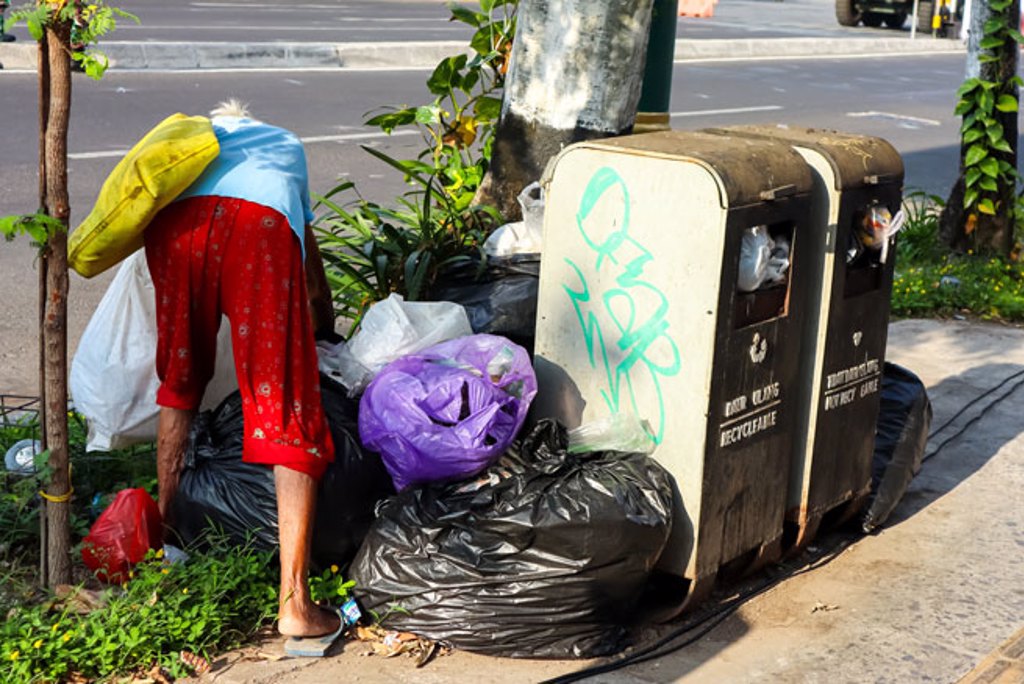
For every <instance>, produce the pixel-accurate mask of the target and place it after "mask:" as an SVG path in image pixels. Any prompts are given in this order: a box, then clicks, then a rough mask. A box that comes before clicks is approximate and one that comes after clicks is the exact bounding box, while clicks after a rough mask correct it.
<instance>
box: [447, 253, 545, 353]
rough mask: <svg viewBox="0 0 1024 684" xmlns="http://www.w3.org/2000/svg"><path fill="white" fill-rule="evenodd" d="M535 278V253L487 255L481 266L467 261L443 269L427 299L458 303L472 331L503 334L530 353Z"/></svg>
mask: <svg viewBox="0 0 1024 684" xmlns="http://www.w3.org/2000/svg"><path fill="white" fill-rule="evenodd" d="M539 277H540V255H539V254H518V255H514V256H509V257H488V258H487V262H486V264H485V265H484V266H483V267H482V268H481V264H480V263H479V262H468V263H466V264H464V265H462V266H460V267H458V268H456V269H453V270H450V271H447V272H445V274H444V275H443V276H442V277H441V279H440V282H438V283H437V284H436V285H435V286H434V288H433V289H432V290H431V292H430V296H429V298H430V299H432V300H434V301H447V302H455V303H457V304H461V305H462V306H464V307H466V314H467V315H468V316H469V324H470V326H471V327H472V328H473V332H475V333H490V334H492V335H501V336H503V337H507V338H509V339H510V340H512V341H513V342H515V343H516V344H518V345H520V346H522V347H525V348H526V349H527V351H530V352H531V353H532V351H533V339H534V327H535V326H536V323H537V286H538V283H539Z"/></svg>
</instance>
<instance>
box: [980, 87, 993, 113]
mask: <svg viewBox="0 0 1024 684" xmlns="http://www.w3.org/2000/svg"><path fill="white" fill-rule="evenodd" d="M995 103H996V98H995V95H993V94H992V92H991V91H989V90H986V91H985V92H984V93H982V94H981V97H979V98H978V106H979V107H980V108H981V111H983V112H985V113H989V112H991V111H992V107H994V106H995Z"/></svg>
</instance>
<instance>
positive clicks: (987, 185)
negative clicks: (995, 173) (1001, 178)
mask: <svg viewBox="0 0 1024 684" xmlns="http://www.w3.org/2000/svg"><path fill="white" fill-rule="evenodd" d="M978 187H979V188H981V189H982V190H985V191H987V192H999V185H998V184H997V183H996V180H995V179H994V178H989V177H987V176H985V177H983V178H982V179H981V182H980V183H978Z"/></svg>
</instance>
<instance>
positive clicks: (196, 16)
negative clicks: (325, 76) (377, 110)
mask: <svg viewBox="0 0 1024 684" xmlns="http://www.w3.org/2000/svg"><path fill="white" fill-rule="evenodd" d="M117 5H118V6H120V7H122V8H124V9H126V10H128V11H130V12H132V13H133V14H135V15H136V16H138V17H139V19H140V23H139V24H135V23H133V22H130V21H124V22H122V23H121V24H120V25H119V28H118V30H117V31H116V32H115V33H114V34H112V35H111V36H110V40H113V41H128V40H130V41H224V42H272V41H288V42H292V41H296V42H380V41H396V42H404V41H410V40H417V41H419V40H462V39H463V38H464V37H465V36H467V35H468V29H467V28H466V27H465V26H464V25H463V24H460V23H450V22H449V21H448V17H449V13H448V10H447V9H446V7H445V3H444V2H442V1H441V0H419V1H417V0H311V1H310V2H270V1H269V0H192V1H191V2H173V3H171V2H155V1H154V0H122V1H121V2H119V3H117ZM833 8H834V3H833V1H832V0H784V1H779V0H725V1H723V2H720V3H719V4H718V6H717V7H716V8H715V14H714V16H713V17H710V18H693V17H683V18H681V19H680V20H679V22H678V26H677V32H676V33H677V35H678V37H680V38H689V39H705V38H780V37H782V38H785V37H791V36H803V37H835V36H861V37H869V36H870V37H893V36H901V35H902V36H906V35H909V33H910V21H909V20H908V21H907V23H906V26H905V27H904V29H903V30H901V31H895V30H892V29H886V28H877V29H871V28H867V27H863V26H861V27H857V28H848V27H843V26H839V24H837V23H836V20H835V12H834V9H833ZM12 33H14V34H15V35H16V36H18V38H19V40H28V33H27V32H26V31H25V29H24V27H16V28H15V29H14V30H13V31H12ZM924 39H930V38H924Z"/></svg>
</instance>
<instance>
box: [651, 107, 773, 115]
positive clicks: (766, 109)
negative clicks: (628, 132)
mask: <svg viewBox="0 0 1024 684" xmlns="http://www.w3.org/2000/svg"><path fill="white" fill-rule="evenodd" d="M780 109H782V107H781V106H779V105H764V106H763V107H735V108H733V109H696V110H693V111H690V112H672V113H671V114H669V116H670V117H672V118H676V117H684V116H711V115H713V114H747V113H748V112H776V111H778V110H780Z"/></svg>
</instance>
